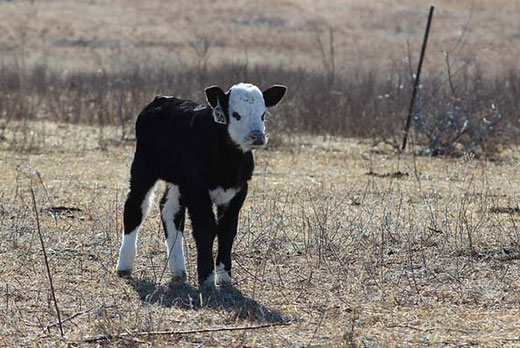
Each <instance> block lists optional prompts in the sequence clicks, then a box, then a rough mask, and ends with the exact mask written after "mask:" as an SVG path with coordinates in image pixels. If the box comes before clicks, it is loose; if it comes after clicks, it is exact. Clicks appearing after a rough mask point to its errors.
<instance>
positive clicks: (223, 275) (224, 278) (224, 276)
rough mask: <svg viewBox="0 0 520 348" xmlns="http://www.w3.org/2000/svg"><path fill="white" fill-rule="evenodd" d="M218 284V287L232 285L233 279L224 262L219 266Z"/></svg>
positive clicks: (217, 273)
mask: <svg viewBox="0 0 520 348" xmlns="http://www.w3.org/2000/svg"><path fill="white" fill-rule="evenodd" d="M216 282H217V284H218V285H221V284H230V283H231V277H230V276H229V273H228V271H226V270H225V269H224V264H223V263H222V262H221V263H219V264H218V265H217V269H216Z"/></svg>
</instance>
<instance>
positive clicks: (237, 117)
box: [232, 112, 240, 121]
mask: <svg viewBox="0 0 520 348" xmlns="http://www.w3.org/2000/svg"><path fill="white" fill-rule="evenodd" d="M232 116H233V117H234V118H236V119H237V121H238V120H240V115H239V114H238V112H233V115H232Z"/></svg>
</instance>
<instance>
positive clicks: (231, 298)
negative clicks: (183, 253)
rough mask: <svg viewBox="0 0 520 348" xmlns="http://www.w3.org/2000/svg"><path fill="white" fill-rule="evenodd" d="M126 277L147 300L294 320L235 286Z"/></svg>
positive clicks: (280, 320) (237, 315) (234, 315)
mask: <svg viewBox="0 0 520 348" xmlns="http://www.w3.org/2000/svg"><path fill="white" fill-rule="evenodd" d="M126 281H127V283H128V284H129V285H131V286H132V287H133V288H134V289H135V291H136V292H137V293H138V294H139V297H140V298H141V301H143V303H146V304H154V305H160V306H163V307H177V308H183V309H187V310H199V309H203V308H211V309H214V310H223V311H226V312H229V313H230V314H231V315H232V317H231V320H232V321H234V320H236V319H244V320H250V321H254V322H263V323H285V322H289V321H293V318H288V317H284V316H283V315H282V313H280V312H279V311H277V310H272V309H269V308H267V307H265V306H264V305H262V304H260V303H258V302H257V301H255V300H254V299H252V298H250V297H249V296H246V295H244V294H243V293H242V292H241V291H240V290H238V289H236V288H235V287H233V286H226V287H217V288H212V289H206V288H195V287H193V286H191V285H190V284H187V283H175V282H171V283H169V284H168V285H167V286H164V285H160V284H159V285H158V284H156V283H155V282H153V281H152V280H151V279H134V278H127V280H126Z"/></svg>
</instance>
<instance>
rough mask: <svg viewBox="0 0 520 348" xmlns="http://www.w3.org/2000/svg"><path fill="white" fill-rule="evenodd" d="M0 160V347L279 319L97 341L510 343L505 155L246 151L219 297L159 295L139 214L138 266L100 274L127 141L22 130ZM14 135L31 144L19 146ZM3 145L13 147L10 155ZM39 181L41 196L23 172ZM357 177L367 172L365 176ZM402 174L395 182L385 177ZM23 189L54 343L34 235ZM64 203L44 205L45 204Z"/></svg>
mask: <svg viewBox="0 0 520 348" xmlns="http://www.w3.org/2000/svg"><path fill="white" fill-rule="evenodd" d="M25 127H26V128H25V132H26V133H27V134H32V135H33V139H34V140H33V142H32V143H30V146H25V147H24V146H22V145H23V144H24V141H28V140H22V139H21V138H18V140H13V138H12V132H11V130H9V131H8V132H6V134H5V136H6V139H5V140H4V142H3V143H2V144H3V145H2V149H1V150H0V161H1V163H2V171H1V175H0V183H1V184H0V197H1V201H0V203H1V205H0V234H1V235H0V240H1V242H0V254H1V255H2V256H1V258H0V263H1V264H0V270H1V279H2V282H1V283H0V289H1V290H0V293H1V301H0V328H1V329H0V332H1V336H2V337H0V342H2V345H3V346H8V347H20V346H28V345H31V344H33V343H35V344H36V343H37V345H38V346H57V345H61V346H67V345H68V346H78V345H82V346H89V345H88V344H81V343H80V342H82V340H83V339H85V338H87V337H92V336H99V335H105V334H118V333H127V332H131V333H132V332H146V331H160V330H185V329H191V328H208V327H231V326H249V325H258V324H265V323H267V324H269V323H289V325H287V326H278V327H273V328H268V329H257V330H251V331H233V332H218V333H200V334H186V335H162V336H156V337H142V336H139V337H134V336H130V337H126V338H125V339H113V340H110V341H109V342H105V343H106V345H108V346H117V347H119V346H141V345H143V346H146V345H155V346H164V345H166V344H173V345H176V346H177V345H178V346H232V347H235V346H236V347H238V346H256V347H267V346H320V345H323V346H341V345H343V346H353V347H356V346H359V347H388V346H424V347H426V346H433V347H441V346H442V347H444V346H450V347H459V346H460V347H462V346H472V345H476V346H482V347H499V346H500V347H501V346H510V347H513V346H517V345H518V344H520V336H519V325H520V313H519V312H520V311H519V308H520V306H519V305H520V280H519V279H520V230H519V228H518V224H519V222H520V215H519V214H518V212H515V210H514V193H518V192H520V184H519V181H518V170H519V161H520V158H519V157H518V152H517V151H516V150H515V151H511V150H504V152H503V153H502V156H501V158H500V159H499V160H498V161H494V162H487V161H484V160H475V159H472V158H465V159H460V160H451V159H439V158H426V157H418V158H415V159H414V157H413V156H411V155H404V156H401V157H399V156H397V155H396V154H394V153H393V152H392V151H390V150H389V149H386V148H384V147H377V148H374V147H373V146H370V144H367V143H366V142H363V141H359V140H355V139H352V140H340V139H335V138H323V137H321V138H309V137H303V136H302V137H298V136H294V137H291V138H285V139H284V140H283V141H282V142H280V141H279V144H278V145H277V146H276V147H274V148H271V149H268V150H266V151H259V152H258V153H257V156H256V157H257V170H256V173H255V176H254V178H253V181H252V185H251V190H250V195H249V197H248V199H247V202H246V205H245V206H244V208H243V210H242V214H241V219H240V228H239V235H238V237H237V241H236V245H235V249H234V253H233V261H234V267H235V268H234V269H235V271H234V274H235V280H236V284H235V288H234V289H232V290H229V289H228V290H217V291H215V292H211V291H210V292H207V291H203V292H201V291H199V290H198V289H197V288H196V287H195V286H194V283H195V277H196V273H195V248H194V245H193V240H192V238H191V236H190V228H189V226H188V228H187V236H188V238H187V250H188V251H187V254H188V282H187V283H186V285H184V286H176V285H172V284H170V282H169V277H168V274H167V272H164V270H165V262H166V260H165V258H166V253H165V250H164V249H165V248H164V245H163V241H162V231H161V227H160V221H159V218H158V211H157V206H155V207H154V209H153V211H152V212H151V214H150V216H149V218H148V219H147V220H146V223H145V224H144V225H143V227H142V232H141V239H140V248H139V254H138V261H137V269H136V270H135V272H134V275H133V278H132V279H131V280H126V281H125V280H123V279H120V278H118V277H117V276H116V273H115V263H116V260H117V251H118V247H119V239H120V233H121V213H122V203H123V201H124V196H125V193H126V190H127V187H126V186H127V185H126V182H127V178H128V166H129V162H130V160H131V156H132V151H133V144H132V143H119V142H118V141H117V139H119V136H118V134H117V131H116V130H114V129H111V128H105V129H104V134H102V135H100V134H99V129H97V128H90V127H86V126H71V125H63V124H54V123H45V122H41V123H34V124H33V123H29V124H26V125H25ZM26 139H29V136H28V138H26ZM15 145H16V146H15ZM36 171H38V172H39V173H40V174H41V176H42V178H43V182H44V185H45V190H46V191H47V193H45V190H44V188H43V186H42V184H41V183H40V181H39V180H38V177H37V176H36V175H35V172H36ZM367 173H370V175H367ZM400 173H401V174H400ZM30 187H33V188H34V189H35V190H36V193H37V204H38V207H39V210H40V214H41V220H42V230H43V233H44V235H45V239H44V240H45V243H46V246H47V248H48V253H49V255H50V264H51V269H52V272H53V275H54V283H55V287H56V295H57V299H58V304H59V306H60V308H61V311H62V318H68V317H71V316H74V315H76V314H78V316H77V317H74V318H73V319H72V320H70V321H67V322H66V323H64V328H65V333H66V337H65V338H63V339H62V338H60V337H59V331H58V329H57V328H56V327H51V328H48V327H49V326H50V325H53V324H55V323H56V316H55V313H54V310H53V305H52V302H51V297H50V293H49V286H48V281H47V278H46V274H45V272H44V264H43V259H42V255H41V250H40V247H39V244H38V242H37V236H36V234H35V233H36V225H35V216H34V212H33V211H32V209H31V200H30V194H29V188H30ZM57 206H64V207H72V208H79V209H80V210H79V211H71V212H57V213H54V214H52V213H51V212H50V208H51V207H57Z"/></svg>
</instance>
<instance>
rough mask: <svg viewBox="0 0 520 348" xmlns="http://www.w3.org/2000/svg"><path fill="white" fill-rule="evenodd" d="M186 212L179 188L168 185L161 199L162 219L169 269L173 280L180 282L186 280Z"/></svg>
mask: <svg viewBox="0 0 520 348" xmlns="http://www.w3.org/2000/svg"><path fill="white" fill-rule="evenodd" d="M185 210H186V208H185V207H184V205H183V202H182V200H181V197H180V192H179V187H178V186H177V185H174V184H168V185H167V187H166V191H165V192H164V195H163V198H162V199H161V219H162V223H163V227H164V234H165V239H166V249H167V252H168V268H169V269H170V272H171V274H172V276H173V279H174V280H179V281H184V280H185V279H186V264H185V261H184V243H183V242H184V216H185Z"/></svg>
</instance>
